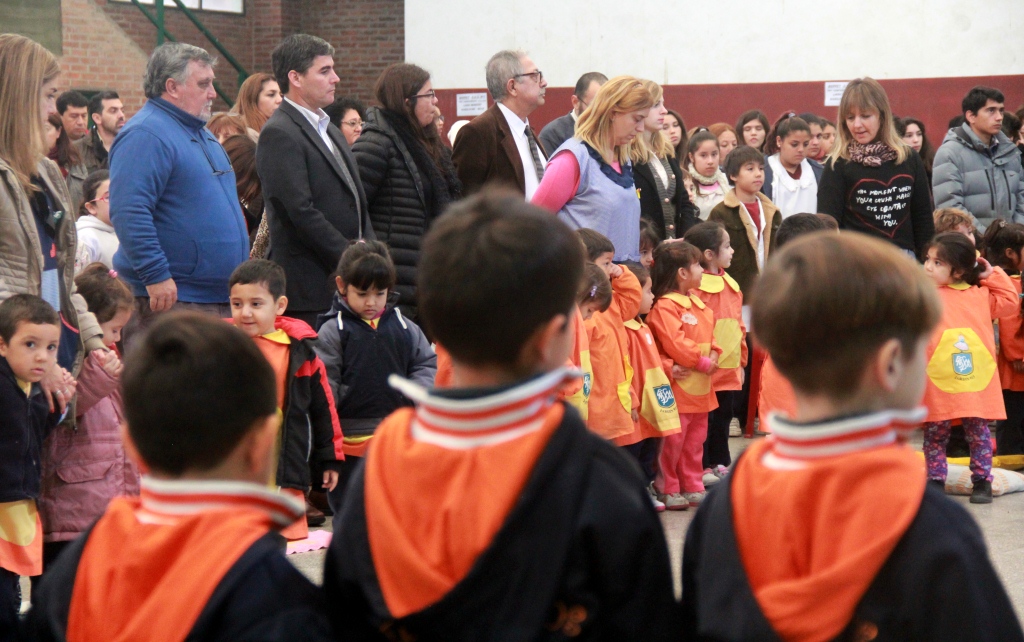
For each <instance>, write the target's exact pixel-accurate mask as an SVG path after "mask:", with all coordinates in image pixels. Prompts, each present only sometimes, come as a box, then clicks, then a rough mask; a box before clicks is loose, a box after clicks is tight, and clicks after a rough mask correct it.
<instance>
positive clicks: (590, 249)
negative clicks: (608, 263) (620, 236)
mask: <svg viewBox="0 0 1024 642" xmlns="http://www.w3.org/2000/svg"><path fill="white" fill-rule="evenodd" d="M576 235H577V236H579V237H580V241H582V242H583V247H585V248H586V249H587V260H588V261H590V262H591V263H593V262H594V261H596V260H597V259H598V258H600V257H601V255H602V254H608V253H609V252H611V253H612V254H615V245H614V244H612V240H611V239H610V238H608V237H607V236H605V235H604V234H601V233H600V232H598V231H596V230H592V229H590V228H586V227H581V228H579V229H578V230H576Z"/></svg>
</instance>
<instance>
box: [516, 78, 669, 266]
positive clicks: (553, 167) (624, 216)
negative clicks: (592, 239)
mask: <svg viewBox="0 0 1024 642" xmlns="http://www.w3.org/2000/svg"><path fill="white" fill-rule="evenodd" d="M653 106H654V100H653V99H652V98H651V92H650V91H648V90H647V89H646V88H645V87H644V84H643V83H642V82H641V81H640V80H638V79H637V78H634V77H632V76H617V77H615V78H612V79H611V80H609V81H608V82H606V83H605V84H604V85H602V86H601V89H600V90H599V91H598V92H597V95H596V96H595V97H594V102H592V103H591V104H590V107H589V108H588V109H587V110H586V111H584V112H583V113H582V114H581V115H580V117H579V120H577V121H576V134H575V136H573V138H572V139H571V140H569V141H566V143H565V144H564V145H565V146H564V147H563V148H562V150H561V151H560V152H558V153H557V154H555V155H554V156H552V157H551V159H550V160H549V161H548V165H547V168H546V169H545V170H544V179H543V180H542V181H541V183H540V186H539V187H538V188H537V192H536V193H535V194H534V196H533V199H532V202H533V203H535V204H537V205H540V206H541V207H545V208H547V209H549V210H551V211H552V212H557V213H558V217H559V218H560V219H562V220H563V221H565V222H566V223H567V224H568V225H569V226H570V227H572V228H574V229H579V228H582V227H585V228H589V229H592V230H595V231H597V232H600V233H601V234H604V235H605V236H607V237H608V238H609V239H611V241H612V244H613V245H614V246H615V260H616V261H627V260H628V261H638V262H639V261H640V201H639V199H638V198H637V194H636V184H635V183H634V181H633V165H632V162H631V161H630V156H631V154H632V150H633V145H634V144H635V141H636V138H637V136H639V135H640V134H642V133H643V132H644V128H645V121H646V119H647V116H648V114H649V113H650V111H651V107H653Z"/></svg>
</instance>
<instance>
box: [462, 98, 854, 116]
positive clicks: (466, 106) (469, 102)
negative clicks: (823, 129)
mask: <svg viewBox="0 0 1024 642" xmlns="http://www.w3.org/2000/svg"><path fill="white" fill-rule="evenodd" d="M837 104H838V103H837ZM485 111H487V94H486V93H480V94H456V95H455V115H456V116H479V115H480V114H482V113H484V112H485Z"/></svg>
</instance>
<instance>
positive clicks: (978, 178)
mask: <svg viewBox="0 0 1024 642" xmlns="http://www.w3.org/2000/svg"><path fill="white" fill-rule="evenodd" d="M992 143H993V144H992V146H990V147H986V146H985V144H984V143H983V142H981V139H980V138H978V135H977V134H975V133H974V131H973V130H971V127H970V125H967V124H964V125H963V126H961V127H956V128H954V129H951V130H949V132H948V133H947V134H946V138H945V139H944V140H943V141H942V146H941V147H939V150H938V151H937V152H936V153H935V163H934V166H933V172H932V195H933V196H934V198H935V207H937V208H943V207H957V208H961V209H964V210H966V211H968V212H970V213H971V215H972V216H974V218H975V219H976V220H977V223H976V225H977V228H978V229H979V231H984V230H985V228H987V227H988V226H989V225H990V224H991V223H992V222H993V221H994V220H995V219H997V218H1001V219H1005V220H1008V221H1011V220H1012V221H1014V222H1016V223H1024V177H1022V174H1024V171H1022V169H1021V154H1020V150H1018V149H1017V146H1016V145H1014V144H1013V143H1012V142H1010V139H1009V138H1007V137H1006V135H1005V134H1003V133H1002V132H1000V133H999V134H997V135H996V136H994V137H993V138H992Z"/></svg>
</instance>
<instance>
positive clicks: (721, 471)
mask: <svg viewBox="0 0 1024 642" xmlns="http://www.w3.org/2000/svg"><path fill="white" fill-rule="evenodd" d="M711 474H713V475H714V476H715V478H716V479H724V478H725V476H726V475H728V474H729V469H728V468H726V467H725V466H722V465H721V464H719V465H718V466H715V467H714V468H713V469H712V470H711ZM704 485H705V486H707V484H704Z"/></svg>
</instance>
